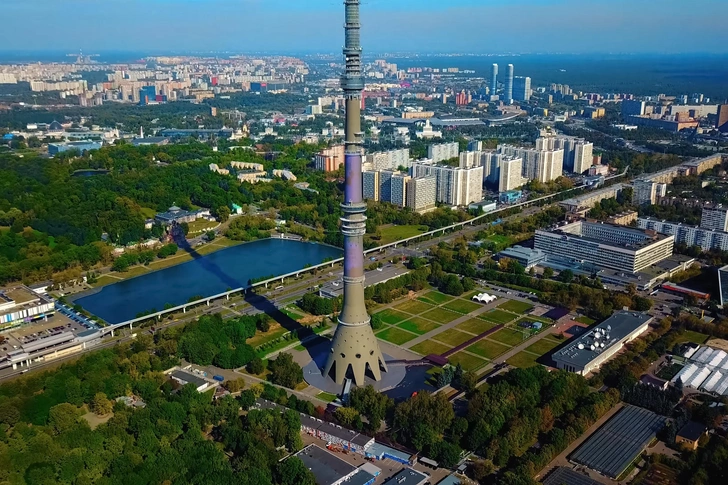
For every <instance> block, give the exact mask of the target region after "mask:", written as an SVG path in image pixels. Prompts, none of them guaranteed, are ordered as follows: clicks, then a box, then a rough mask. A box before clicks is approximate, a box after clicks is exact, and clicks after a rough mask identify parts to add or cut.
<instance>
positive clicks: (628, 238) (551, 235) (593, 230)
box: [534, 220, 675, 273]
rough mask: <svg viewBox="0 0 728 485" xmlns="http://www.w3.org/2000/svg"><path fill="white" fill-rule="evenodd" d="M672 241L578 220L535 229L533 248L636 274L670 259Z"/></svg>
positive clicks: (657, 236) (611, 225)
mask: <svg viewBox="0 0 728 485" xmlns="http://www.w3.org/2000/svg"><path fill="white" fill-rule="evenodd" d="M674 240H675V238H674V237H673V236H668V235H658V234H656V233H655V232H654V231H645V230H640V229H633V228H630V227H624V226H616V225H613V224H605V223H599V222H590V221H583V220H580V221H576V222H572V223H569V224H564V225H561V226H558V227H557V228H555V229H552V230H543V229H539V230H537V231H536V237H535V242H534V248H535V249H541V250H543V251H544V252H545V253H546V254H547V255H549V256H551V255H554V256H558V257H561V258H568V259H570V260H572V261H578V262H582V263H584V262H586V263H591V264H593V265H595V266H598V267H603V268H610V269H614V270H617V271H622V272H626V273H636V272H638V271H641V270H643V269H645V268H647V267H649V266H651V265H653V264H656V263H658V262H660V261H662V260H664V259H666V258H668V257H670V256H671V255H672V252H673V245H674Z"/></svg>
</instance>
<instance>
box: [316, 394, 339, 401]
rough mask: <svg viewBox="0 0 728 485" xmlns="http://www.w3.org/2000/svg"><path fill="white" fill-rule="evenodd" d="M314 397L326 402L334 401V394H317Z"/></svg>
mask: <svg viewBox="0 0 728 485" xmlns="http://www.w3.org/2000/svg"><path fill="white" fill-rule="evenodd" d="M316 397H317V398H319V399H321V400H322V401H326V402H334V401H335V400H336V394H331V393H330V392H319V393H318V394H316Z"/></svg>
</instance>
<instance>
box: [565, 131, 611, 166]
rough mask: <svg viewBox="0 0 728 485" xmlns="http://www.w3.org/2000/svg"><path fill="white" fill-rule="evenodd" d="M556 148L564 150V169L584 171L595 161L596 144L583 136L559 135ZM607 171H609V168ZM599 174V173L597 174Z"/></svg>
mask: <svg viewBox="0 0 728 485" xmlns="http://www.w3.org/2000/svg"><path fill="white" fill-rule="evenodd" d="M555 148H561V149H563V150H564V167H563V168H564V170H566V171H569V172H574V173H584V172H586V171H587V170H589V168H590V167H591V166H592V164H593V162H594V144H593V143H591V142H588V141H586V140H584V139H583V138H572V137H566V136H564V137H558V138H556V143H555ZM605 168H607V173H609V168H608V167H605ZM595 175H597V174H595Z"/></svg>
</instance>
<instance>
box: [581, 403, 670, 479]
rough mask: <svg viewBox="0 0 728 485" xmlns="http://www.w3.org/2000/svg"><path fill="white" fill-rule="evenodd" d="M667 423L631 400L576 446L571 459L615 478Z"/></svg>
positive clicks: (661, 417)
mask: <svg viewBox="0 0 728 485" xmlns="http://www.w3.org/2000/svg"><path fill="white" fill-rule="evenodd" d="M664 425H665V418H664V417H663V416H660V415H658V414H655V413H653V412H652V411H648V410H646V409H642V408H639V407H637V406H632V405H629V404H628V405H626V406H625V407H624V408H623V409H622V410H620V411H619V412H618V413H617V414H616V415H614V416H613V417H612V418H611V419H610V420H609V421H607V422H606V424H604V426H602V427H601V428H599V429H598V430H597V431H596V432H595V433H594V434H592V435H591V436H590V437H589V438H588V439H587V440H586V441H585V442H584V443H583V444H582V445H581V446H580V447H579V448H577V450H576V451H575V452H574V453H573V454H572V455H571V456H570V457H569V460H570V461H572V462H574V463H578V464H580V465H584V466H586V467H588V468H591V469H592V470H595V471H597V472H599V473H601V474H602V475H605V476H607V477H610V478H612V479H616V478H617V477H619V476H620V475H621V474H622V472H624V471H625V470H626V469H627V468H628V467H629V466H630V465H631V464H632V463H633V462H634V461H635V460H636V459H637V458H638V457H639V456H640V454H641V453H642V451H643V450H644V449H645V448H646V447H647V445H648V444H649V443H650V442H651V441H652V440H653V439H654V438H655V436H656V435H657V433H658V432H659V431H660V430H662V428H663V427H664Z"/></svg>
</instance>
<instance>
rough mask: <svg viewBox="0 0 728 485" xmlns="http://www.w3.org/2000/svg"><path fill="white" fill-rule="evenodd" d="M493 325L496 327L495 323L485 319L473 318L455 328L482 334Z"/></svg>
mask: <svg viewBox="0 0 728 485" xmlns="http://www.w3.org/2000/svg"><path fill="white" fill-rule="evenodd" d="M493 327H495V323H491V322H486V321H485V320H481V319H480V318H471V319H470V320H468V321H467V322H463V323H461V324H460V325H458V326H456V327H455V328H457V329H458V330H464V331H466V332H470V333H472V334H474V335H480V334H481V333H483V332H485V331H487V330H490V329H491V328H493Z"/></svg>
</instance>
